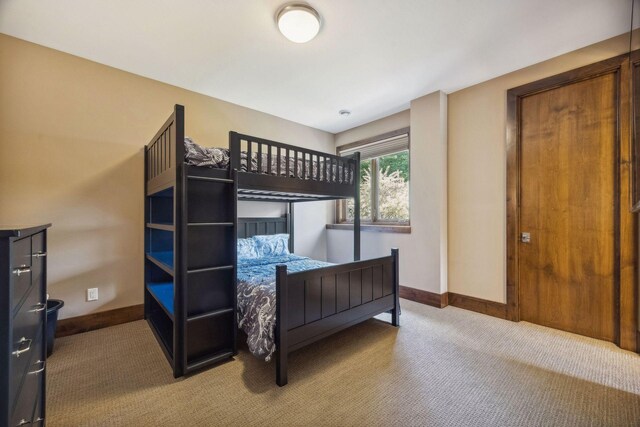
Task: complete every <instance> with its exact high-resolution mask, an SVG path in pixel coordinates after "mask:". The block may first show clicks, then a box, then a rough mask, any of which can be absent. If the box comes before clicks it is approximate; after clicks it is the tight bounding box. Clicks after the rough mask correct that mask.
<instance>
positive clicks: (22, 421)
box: [16, 418, 31, 427]
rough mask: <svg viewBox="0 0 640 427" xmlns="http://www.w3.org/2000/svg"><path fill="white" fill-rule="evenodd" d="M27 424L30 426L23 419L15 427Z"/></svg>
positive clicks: (28, 422) (29, 422)
mask: <svg viewBox="0 0 640 427" xmlns="http://www.w3.org/2000/svg"><path fill="white" fill-rule="evenodd" d="M27 424H31V421H27V420H25V419H24V418H23V419H21V420H20V422H19V423H18V424H16V427H20V426H26V425H27Z"/></svg>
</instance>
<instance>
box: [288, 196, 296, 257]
mask: <svg viewBox="0 0 640 427" xmlns="http://www.w3.org/2000/svg"><path fill="white" fill-rule="evenodd" d="M293 211H294V209H293V202H289V214H288V215H287V221H288V223H287V228H288V230H287V231H288V232H289V252H291V253H293V250H294V247H295V246H294V244H293V243H294V242H293V240H294V234H293V232H294V230H293V227H294V225H295V222H294V215H293Z"/></svg>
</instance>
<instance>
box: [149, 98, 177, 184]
mask: <svg viewBox="0 0 640 427" xmlns="http://www.w3.org/2000/svg"><path fill="white" fill-rule="evenodd" d="M177 141H180V143H178V144H176V142H177ZM183 141H184V107H183V106H182V105H176V106H175V107H174V110H173V114H171V116H169V118H168V119H167V120H166V121H165V123H164V124H163V125H162V127H161V128H160V130H159V131H158V132H157V133H156V135H155V136H154V137H153V138H152V139H151V142H149V144H147V146H146V148H145V150H146V156H145V161H146V165H145V166H146V177H145V178H146V181H147V192H148V193H155V192H156V191H159V190H161V189H163V188H164V187H167V186H169V185H171V184H172V183H173V182H175V180H176V176H177V170H176V165H180V164H182V162H184V145H183Z"/></svg>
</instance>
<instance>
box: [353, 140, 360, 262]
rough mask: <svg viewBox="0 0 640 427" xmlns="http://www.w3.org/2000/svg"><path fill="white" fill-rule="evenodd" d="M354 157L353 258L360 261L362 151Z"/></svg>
mask: <svg viewBox="0 0 640 427" xmlns="http://www.w3.org/2000/svg"><path fill="white" fill-rule="evenodd" d="M353 158H354V159H355V161H356V164H355V167H354V172H353V185H354V194H353V260H354V261H360V152H356V153H355V154H354V155H353Z"/></svg>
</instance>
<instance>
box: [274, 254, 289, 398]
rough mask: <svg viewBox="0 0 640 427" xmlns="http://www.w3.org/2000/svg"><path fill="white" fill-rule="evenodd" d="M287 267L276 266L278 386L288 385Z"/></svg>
mask: <svg viewBox="0 0 640 427" xmlns="http://www.w3.org/2000/svg"><path fill="white" fill-rule="evenodd" d="M287 300H288V297H287V266H286V265H277V266H276V384H278V385H279V386H280V387H282V386H284V385H287V381H288V379H287V356H288V353H289V345H288V340H287V319H288V315H287Z"/></svg>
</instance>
